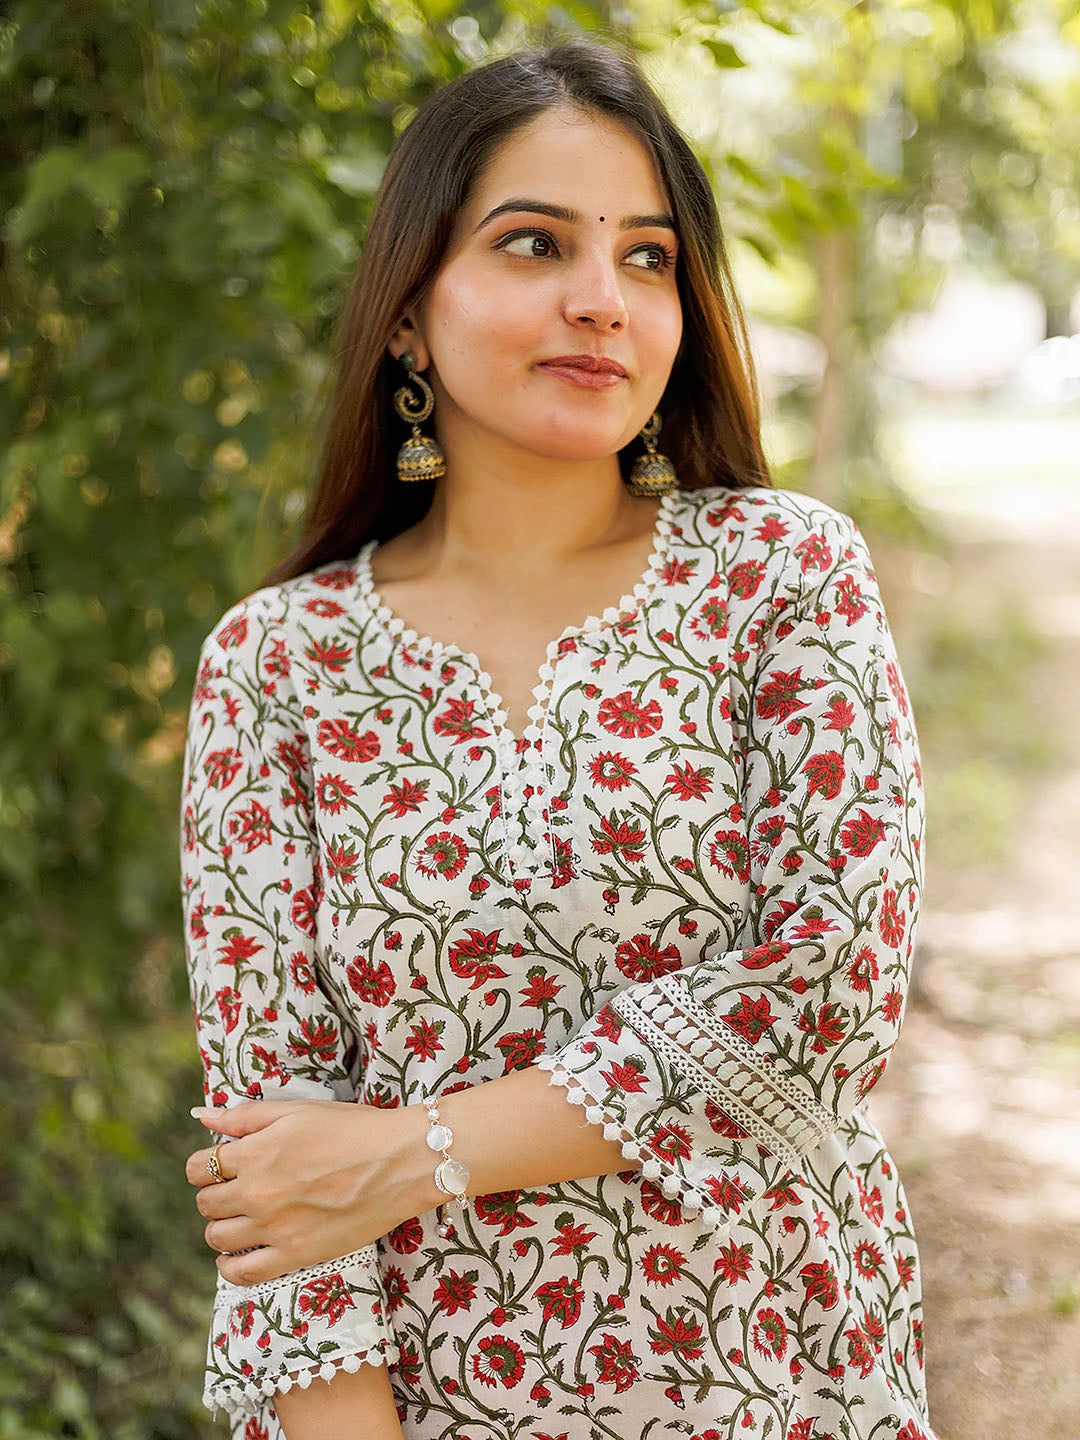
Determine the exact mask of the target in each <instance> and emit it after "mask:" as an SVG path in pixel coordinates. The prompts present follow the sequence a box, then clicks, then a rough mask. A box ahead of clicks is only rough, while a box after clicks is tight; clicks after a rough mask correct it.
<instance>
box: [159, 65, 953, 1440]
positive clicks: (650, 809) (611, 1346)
mask: <svg viewBox="0 0 1080 1440" xmlns="http://www.w3.org/2000/svg"><path fill="white" fill-rule="evenodd" d="M746 348H747V347H746V334H745V327H744V324H743V320H742V317H741V314H740V310H739V306H738V303H737V301H736V299H735V297H734V295H733V293H732V290H731V283H730V275H729V271H728V266H727V261H726V256H725V253H724V247H723V241H722V237H721V232H720V227H719V221H718V218H717V214H716V208H715V204H714V201H713V197H712V195H711V192H710V189H709V185H708V182H707V180H706V177H705V175H704V173H703V171H702V169H701V167H700V165H699V164H698V162H697V160H696V159H695V158H694V156H693V154H692V153H691V151H690V149H689V147H688V145H687V143H686V141H685V140H684V139H683V138H682V136H681V135H680V133H679V131H678V130H677V129H676V127H675V126H674V125H673V123H672V121H671V119H670V117H669V116H668V115H667V113H666V111H665V110H664V108H663V106H662V105H661V103H660V102H659V100H658V99H657V98H656V96H655V95H654V94H653V93H652V91H651V90H650V89H649V87H648V86H647V84H646V82H645V81H644V79H643V78H642V76H641V74H640V72H639V71H638V70H637V68H636V66H635V64H634V63H633V61H632V59H631V58H629V57H628V56H627V55H626V54H624V53H623V52H622V51H621V50H619V49H617V48H616V47H614V46H605V45H601V44H598V43H595V42H591V41H585V40H575V41H572V42H568V43H564V44H561V45H558V46H556V47H554V48H552V49H549V50H546V51H542V52H538V53H529V54H524V55H518V56H513V57H510V58H508V59H503V60H499V61H496V62H494V63H493V64H490V65H487V66H484V67H483V68H481V69H478V70H476V71H473V72H472V73H470V74H468V75H465V76H462V77H461V78H459V79H457V80H455V81H454V82H453V83H451V84H450V85H448V86H446V87H445V89H443V90H442V91H440V92H439V93H438V94H437V95H436V96H435V97H434V98H433V99H432V100H431V101H429V102H428V104H427V105H426V106H425V107H424V108H423V109H422V110H421V111H420V112H419V114H418V115H417V116H416V117H415V119H414V120H413V121H412V122H411V124H410V125H409V126H408V128H407V129H406V130H405V131H404V132H403V134H402V136H401V137H400V139H399V141H398V143H397V145H396V146H395V149H394V152H393V154H392V156H391V158H390V162H389V165H388V168H387V171H386V175H385V177H384V181H383V184H382V188H381V190H380V194H379V197H378V201H377V205H376V209H375V213H374V216H373V219H372V223H371V227H370V231H369V234H368V238H367V242H366V246H365V251H364V258H363V262H362V264H361V267H360V272H359V275H358V277H357V281H356V287H355V292H354V296H353V299H352V303H351V306H350V310H349V314H348V316H347V319H346V331H345V337H344V344H343V346H342V365H341V371H340V377H339V382H338V388H337V395H336V400H335V403H334V408H333V413H332V419H331V424H330V431H329V438H328V443H327V448H326V454H325V459H324V464H323V471H322V476H321V481H320V484H319V487H318V490H317V492H316V494H315V496H314V500H313V504H312V508H311V513H310V517H309V521H308V526H307V531H306V534H305V536H304V539H303V541H302V543H301V545H300V546H299V548H298V550H297V551H296V552H295V553H294V554H293V555H292V556H290V557H289V558H288V559H287V560H286V561H285V562H283V564H282V565H281V566H280V567H279V568H278V570H277V571H276V572H275V573H274V574H273V575H272V576H271V577H270V578H269V581H268V583H267V584H266V585H265V586H264V587H263V588H261V589H259V590H258V591H256V592H255V593H254V594H252V595H249V596H247V597H246V598H245V599H244V600H242V601H240V603H239V604H237V605H236V606H234V607H233V608H232V609H231V610H230V611H229V612H228V614H227V615H225V616H224V617H223V619H222V620H221V621H220V622H219V624H218V626H217V627H216V628H215V630H214V632H213V634H212V635H211V636H209V637H208V639H207V641H206V644H205V646H204V650H203V655H202V660H201V664H200V669H199V676H198V681H197V685H196V692H195V696H194V701H193V706H192V714H191V722H190V727H189V741H188V749H187V757H186V764H185V790H184V800H183V833H184V840H183V845H184V849H183V863H184V885H185V897H186V910H187V936H188V947H189V949H188V954H189V968H190V975H191V982H192V998H193V1002H194V1010H195V1016H196V1021H197V1025H198V1031H199V1043H200V1052H201V1055H202V1058H203V1062H204V1066H205V1080H206V1093H207V1096H208V1097H209V1098H210V1101H211V1104H212V1106H213V1107H216V1108H212V1109H211V1110H209V1111H206V1112H201V1113H202V1114H203V1116H204V1119H205V1123H206V1124H207V1127H208V1129H210V1130H211V1131H212V1132H213V1135H214V1138H216V1139H218V1144H217V1145H216V1146H215V1147H213V1148H212V1149H211V1148H206V1149H199V1150H197V1151H195V1152H194V1154H193V1155H192V1156H191V1157H190V1159H189V1161H188V1165H187V1176H188V1179H189V1180H190V1181H191V1183H192V1184H194V1185H195V1186H196V1187H198V1188H197V1203H198V1207H199V1210H200V1212H201V1213H202V1214H203V1215H204V1216H205V1217H207V1220H208V1224H207V1227H206V1238H207V1242H208V1244H209V1245H210V1246H211V1247H212V1248H213V1249H215V1250H216V1251H219V1252H220V1254H219V1258H218V1269H219V1272H220V1278H219V1282H218V1293H217V1299H216V1304H215V1309H214V1315H213V1321H212V1325H211V1333H210V1341H209V1347H208V1362H207V1383H206V1393H205V1398H206V1403H207V1404H208V1405H209V1406H210V1407H212V1408H213V1407H217V1406H222V1407H224V1408H225V1409H226V1410H227V1411H228V1412H229V1413H230V1415H231V1417H232V1421H233V1425H234V1435H235V1436H244V1437H246V1440H255V1437H264V1436H265V1437H271V1440H276V1437H278V1436H280V1435H281V1434H282V1433H284V1434H286V1435H287V1436H288V1440H306V1437H315V1436H318V1437H320V1440H326V1437H346V1436H350V1437H351V1436H363V1437H365V1440H384V1437H398V1436H400V1435H402V1434H403V1435H404V1436H406V1437H408V1440H429V1437H435V1436H439V1437H454V1440H466V1437H468V1440H480V1437H484V1440H488V1437H491V1440H502V1437H510V1436H514V1437H517V1436H526V1435H528V1436H538V1437H544V1436H547V1435H551V1436H553V1437H554V1436H558V1437H564V1440H592V1437H614V1436H621V1437H627V1440H629V1437H631V1436H633V1437H635V1440H637V1437H647V1436H653V1437H659V1436H661V1435H664V1436H666V1435H669V1434H672V1435H683V1436H697V1437H704V1436H708V1437H710V1440H712V1437H714V1436H720V1435H723V1436H725V1437H728V1436H731V1435H733V1434H734V1433H735V1432H736V1431H740V1432H741V1430H743V1429H747V1430H751V1431H753V1432H755V1433H757V1434H760V1435H765V1434H773V1435H776V1436H778V1437H779V1436H783V1437H787V1440H796V1437H797V1440H823V1437H825V1436H828V1435H832V1436H835V1435H839V1434H847V1435H850V1436H859V1437H870V1436H873V1437H874V1440H924V1437H926V1440H932V1431H931V1430H930V1427H929V1422H928V1419H927V1413H926V1396H925V1383H924V1376H923V1360H922V1354H921V1321H920V1308H921V1307H920V1288H919V1267H918V1256H917V1251H916V1246H915V1238H914V1234H913V1231H912V1226H911V1220H910V1217H909V1215H908V1211H907V1205H906V1201H905V1199H904V1195H903V1191H902V1189H901V1186H900V1181H899V1178H898V1176H897V1174H896V1170H895V1167H894V1166H893V1165H892V1164H891V1162H890V1160H889V1157H888V1154H887V1152H886V1150H885V1148H884V1145H883V1144H882V1141H881V1137H880V1135H879V1133H878V1131H877V1129H876V1128H875V1126H874V1124H873V1122H872V1121H871V1120H870V1119H869V1117H868V1116H867V1114H866V1112H865V1108H864V1106H863V1101H864V1098H865V1096H866V1094H867V1092H868V1091H869V1089H870V1088H871V1086H872V1085H873V1084H874V1083H875V1082H876V1081H877V1080H878V1079H879V1078H880V1076H881V1074H882V1072H883V1071H884V1069H885V1065H886V1061H887V1058H888V1053H889V1050H890V1047H891V1045H892V1043H893V1042H894V1041H895V1038H896V1034H897V1031H898V1028H899V1024H900V1020H901V1016H902V1011H903V1007H904V998H905V983H906V979H907V974H908V968H909V964H910V956H911V951H912V943H913V940H914V933H915V928H916V924H917V918H918V908H917V906H918V895H919V891H920V887H921V881H922V851H921V840H922V824H923V804H922V791H921V781H920V774H919V760H918V748H917V738H916V732H915V727H914V722H913V718H912V714H911V709H910V706H909V703H908V700H907V697H906V695H905V691H904V685H903V680H902V677H901V673H900V668H899V666H898V663H897V659H896V652H895V649H894V646H893V642H892V638H891V635H890V632H889V628H888V623H887V620H886V617H885V615H884V613H883V610H882V606H881V599H880V596H879V593H878V589H877V585H876V582H875V579H874V572H873V568H872V565H871V560H870V557H869V555H868V553H867V549H866V546H865V543H864V541H863V539H862V536H861V534H860V532H859V531H858V529H857V528H856V526H855V525H854V524H853V523H852V521H851V520H850V519H849V518H848V517H847V516H846V515H844V514H842V513H841V512H839V511H838V510H836V509H833V508H831V507H830V506H828V505H825V504H823V503H821V502H820V501H816V500H813V499H811V498H810V497H808V496H805V495H802V494H799V493H796V492H792V491H785V490H778V489H776V488H774V487H773V486H772V485H771V483H770V480H769V476H768V471H767V467H766V464H765V461H764V459H763V456H762V452H761V447H760V441H759V434H758V414H757V404H756V395H755V391H754V387H753V382H752V378H751V376H750V374H749V373H748V369H747V368H746V361H745V354H746ZM402 366H404V368H402ZM598 366H600V367H601V368H597V367H598ZM418 377H423V378H424V380H425V382H426V385H425V386H424V387H421V389H420V391H419V393H418V391H417V380H418ZM402 392H403V393H402ZM410 396H411V397H412V399H411V401H410V399H409V397H410ZM424 401H428V402H429V403H430V402H433V405H434V409H433V414H432V412H431V411H430V408H429V405H425V404H423V403H421V405H420V411H419V413H417V404H418V402H424ZM392 408H396V409H397V411H398V413H399V414H402V415H403V416H406V417H408V416H410V415H416V418H415V419H409V421H408V423H409V425H410V426H411V430H412V436H411V439H409V438H406V443H404V444H402V443H401V442H402V439H403V437H408V431H407V430H401V431H400V432H399V433H398V434H396V435H392V434H391V433H389V426H390V423H391V409H392ZM429 419H430V420H431V425H430V426H429V428H428V430H426V431H425V430H424V429H423V428H422V427H423V424H424V422H426V421H428V420H429ZM661 421H662V425H663V430H662V437H660V436H658V433H657V427H658V425H659V424H660V422H661ZM395 423H396V422H395ZM660 438H662V440H663V448H662V450H661V448H660ZM676 482H677V483H676ZM552 637H555V638H552ZM253 1102H254V1103H253ZM357 1102H359V1103H357ZM221 1107H225V1108H224V1109H222V1108H221ZM193 1113H197V1112H193ZM457 1196H460V1197H461V1198H460V1199H459V1198H455V1197H457ZM386 1367H388V1368H386Z"/></svg>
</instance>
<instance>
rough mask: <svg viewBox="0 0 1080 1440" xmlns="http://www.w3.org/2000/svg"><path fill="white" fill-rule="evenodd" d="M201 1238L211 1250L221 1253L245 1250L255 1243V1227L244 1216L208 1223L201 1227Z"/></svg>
mask: <svg viewBox="0 0 1080 1440" xmlns="http://www.w3.org/2000/svg"><path fill="white" fill-rule="evenodd" d="M203 1238H204V1239H205V1240H206V1243H207V1245H209V1246H210V1249H211V1250H220V1251H222V1252H227V1251H235V1250H246V1249H247V1248H248V1246H249V1245H254V1244H256V1243H257V1239H256V1235H255V1226H254V1225H253V1224H252V1223H251V1221H250V1220H249V1219H248V1218H247V1216H246V1215H236V1216H233V1217H231V1218H229V1219H227V1220H210V1221H208V1222H207V1223H206V1225H205V1226H204V1227H203Z"/></svg>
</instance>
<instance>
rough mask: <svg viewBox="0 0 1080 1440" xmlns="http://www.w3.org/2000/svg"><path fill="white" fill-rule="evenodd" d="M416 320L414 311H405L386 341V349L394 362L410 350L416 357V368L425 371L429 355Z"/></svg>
mask: <svg viewBox="0 0 1080 1440" xmlns="http://www.w3.org/2000/svg"><path fill="white" fill-rule="evenodd" d="M418 319H419V317H418V316H417V314H416V312H415V311H414V310H410V311H407V312H406V314H405V315H403V316H402V318H401V320H400V321H399V323H398V327H397V329H396V330H395V331H394V333H393V335H391V337H390V339H389V340H388V341H387V345H386V349H387V352H388V353H389V354H390V355H391V356H393V358H394V359H395V360H400V359H401V357H402V355H403V354H404V353H405V351H406V350H411V351H412V353H413V354H414V355H415V356H416V368H417V369H418V370H426V369H427V368H428V366H429V365H430V364H431V353H430V351H429V350H428V348H427V346H426V345H425V343H424V336H423V331H422V330H421V328H420V325H419V323H418Z"/></svg>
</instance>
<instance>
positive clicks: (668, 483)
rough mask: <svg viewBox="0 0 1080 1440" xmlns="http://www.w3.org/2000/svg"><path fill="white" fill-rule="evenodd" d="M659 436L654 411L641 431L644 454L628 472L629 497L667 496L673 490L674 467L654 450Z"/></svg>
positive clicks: (657, 412) (658, 421) (656, 411)
mask: <svg viewBox="0 0 1080 1440" xmlns="http://www.w3.org/2000/svg"><path fill="white" fill-rule="evenodd" d="M659 434H660V411H659V410H654V411H653V413H652V414H651V415H650V416H649V418H648V420H647V421H646V422H645V424H644V425H643V426H642V429H641V438H642V439H643V440H644V442H645V454H644V455H639V456H638V458H637V459H636V460H635V461H634V465H633V469H632V470H631V471H630V479H629V480H628V481H627V485H626V488H627V489H628V490H629V491H630V494H631V495H668V494H670V493H671V491H672V490H674V489H675V482H676V478H677V477H676V475H675V467H674V465H672V463H671V461H670V460H669V459H668V457H667V456H666V455H661V454H660V452H659V451H658V450H657V448H656V437H657V435H659Z"/></svg>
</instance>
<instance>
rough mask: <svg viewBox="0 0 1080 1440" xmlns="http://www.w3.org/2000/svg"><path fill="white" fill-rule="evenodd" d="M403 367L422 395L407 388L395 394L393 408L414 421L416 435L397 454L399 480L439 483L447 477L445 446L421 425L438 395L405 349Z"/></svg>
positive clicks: (412, 355) (433, 407) (396, 391)
mask: <svg viewBox="0 0 1080 1440" xmlns="http://www.w3.org/2000/svg"><path fill="white" fill-rule="evenodd" d="M401 364H402V367H403V368H404V370H405V371H406V373H407V374H408V376H409V379H410V380H411V381H412V382H413V384H415V385H419V387H420V390H421V392H422V394H421V397H420V398H419V399H418V398H417V397H416V395H415V394H414V393H413V391H412V390H410V389H409V387H408V385H402V387H401V388H400V390H395V391H394V409H395V410H396V411H397V413H398V414H399V415H400V416H401V418H402V419H403V420H411V421H412V427H413V433H412V435H411V436H410V438H409V439H408V440H406V441H405V443H404V445H402V447H401V449H400V450H399V451H398V455H397V473H398V479H399V480H438V478H439V477H440V476H441V475H445V474H446V456H445V455H444V454H443V449H442V446H441V445H440V444H439V442H438V441H437V440H436V439H435V437H434V436H433V435H421V433H420V422H421V420H426V419H427V418H428V416H429V415H430V414H431V412H432V411H433V410H434V409H435V393H434V391H433V390H432V388H431V386H430V385H429V384H428V383H427V381H426V380H425V379H424V377H423V376H422V375H421V374H419V373H414V372H415V371H416V356H415V355H414V354H413V353H412V351H411V350H406V351H405V353H404V354H403V355H402V356H401Z"/></svg>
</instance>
